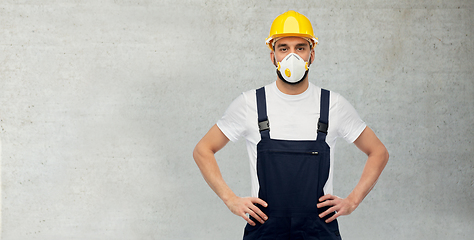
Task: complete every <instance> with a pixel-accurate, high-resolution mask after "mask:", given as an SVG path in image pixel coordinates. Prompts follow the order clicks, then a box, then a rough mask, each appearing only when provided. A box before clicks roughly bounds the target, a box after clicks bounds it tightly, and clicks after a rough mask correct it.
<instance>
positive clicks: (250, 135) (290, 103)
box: [217, 82, 366, 197]
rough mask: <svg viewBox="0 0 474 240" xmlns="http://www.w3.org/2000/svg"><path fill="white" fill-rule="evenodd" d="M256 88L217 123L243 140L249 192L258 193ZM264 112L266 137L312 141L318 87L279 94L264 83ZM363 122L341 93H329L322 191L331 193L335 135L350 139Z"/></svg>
mask: <svg viewBox="0 0 474 240" xmlns="http://www.w3.org/2000/svg"><path fill="white" fill-rule="evenodd" d="M255 92H256V90H255V89H254V90H250V91H247V92H244V93H242V94H241V95H240V96H239V97H237V98H236V99H235V100H234V101H233V102H232V103H231V104H230V106H229V107H228V108H227V110H226V112H225V114H224V116H222V118H221V119H219V121H218V122H217V126H218V127H219V129H220V130H221V131H222V132H223V133H224V135H226V137H227V138H229V140H231V141H232V142H235V141H237V140H238V139H240V138H242V137H243V138H245V139H246V141H247V151H248V154H249V160H250V174H251V184H252V189H251V195H252V196H253V197H257V196H258V190H259V184H258V178H257V144H258V142H259V141H260V132H259V129H258V114H257V100H256V95H255ZM265 94H266V101H267V115H268V120H269V122H270V138H272V139H282V140H316V137H317V123H318V120H319V107H320V95H321V88H320V87H317V86H315V85H313V84H312V83H310V84H309V87H308V89H307V90H306V91H305V92H303V93H301V94H299V95H287V94H284V93H282V92H281V91H280V90H279V89H278V87H277V86H276V82H273V83H271V84H269V85H266V86H265ZM365 127H366V124H365V122H364V121H362V120H361V119H360V117H359V115H358V114H357V112H356V110H355V109H354V107H352V105H351V104H350V103H349V102H348V101H347V100H346V99H345V98H343V97H342V96H341V95H339V94H338V93H335V92H331V93H330V106H329V128H328V134H327V137H326V142H327V144H328V145H329V147H330V148H331V154H330V157H331V159H330V164H331V165H330V170H329V178H328V181H327V182H326V185H325V186H324V189H323V190H324V194H332V193H333V166H334V151H332V149H334V146H335V145H336V139H337V138H338V137H342V138H344V139H345V140H346V141H347V142H349V143H352V142H354V141H355V140H356V139H357V138H358V137H359V135H360V134H361V133H362V131H363V130H364V129H365Z"/></svg>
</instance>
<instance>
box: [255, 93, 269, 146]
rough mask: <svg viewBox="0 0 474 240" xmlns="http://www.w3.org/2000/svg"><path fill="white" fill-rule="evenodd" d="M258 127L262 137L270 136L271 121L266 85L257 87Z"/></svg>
mask: <svg viewBox="0 0 474 240" xmlns="http://www.w3.org/2000/svg"><path fill="white" fill-rule="evenodd" d="M257 113H258V128H259V130H260V135H261V137H262V138H270V123H269V122H268V116H267V101H266V97H265V87H261V88H259V89H257Z"/></svg>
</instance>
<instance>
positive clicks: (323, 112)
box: [317, 88, 329, 141]
mask: <svg viewBox="0 0 474 240" xmlns="http://www.w3.org/2000/svg"><path fill="white" fill-rule="evenodd" d="M320 102H321V105H320V108H319V112H320V116H319V122H318V138H317V139H318V140H320V139H321V140H324V141H325V140H326V135H327V134H328V127H329V120H328V119H329V91H328V90H326V89H322V88H321V100H320Z"/></svg>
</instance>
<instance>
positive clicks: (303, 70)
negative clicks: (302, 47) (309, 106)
mask: <svg viewBox="0 0 474 240" xmlns="http://www.w3.org/2000/svg"><path fill="white" fill-rule="evenodd" d="M308 65H309V63H308V62H305V61H304V60H303V58H301V57H300V56H298V54H295V53H290V54H288V55H287V56H286V57H285V58H284V59H283V60H282V61H281V62H277V75H278V77H279V78H280V79H281V80H283V81H285V82H287V83H290V84H296V83H299V82H301V81H303V79H304V78H305V77H306V75H307V74H308V71H309V68H308Z"/></svg>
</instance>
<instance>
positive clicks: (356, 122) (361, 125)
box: [336, 95, 367, 143]
mask: <svg viewBox="0 0 474 240" xmlns="http://www.w3.org/2000/svg"><path fill="white" fill-rule="evenodd" d="M337 103H338V104H337V106H336V107H337V113H338V116H339V117H338V119H337V121H338V123H337V125H338V129H337V132H338V135H339V136H340V137H342V138H344V139H345V140H346V141H347V142H348V143H353V142H354V141H355V140H357V138H358V137H359V136H360V134H361V133H362V131H364V129H365V128H366V127H367V125H366V124H365V122H364V121H362V119H361V118H360V116H359V114H358V113H357V111H356V110H355V108H354V107H353V106H352V105H351V104H350V103H349V102H348V101H347V100H346V99H345V98H344V97H342V96H341V95H338V101H337Z"/></svg>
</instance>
